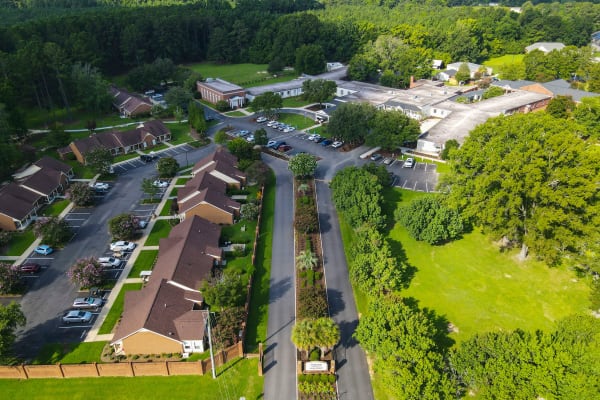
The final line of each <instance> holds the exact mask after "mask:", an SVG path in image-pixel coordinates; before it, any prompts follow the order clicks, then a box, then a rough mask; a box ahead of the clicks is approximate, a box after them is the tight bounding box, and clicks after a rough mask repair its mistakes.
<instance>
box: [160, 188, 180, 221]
mask: <svg viewBox="0 0 600 400" xmlns="http://www.w3.org/2000/svg"><path fill="white" fill-rule="evenodd" d="M174 190H177V188H175V189H174ZM173 201H176V200H174V199H168V200H167V201H166V202H165V205H164V206H163V208H162V210H160V214H159V215H160V216H161V217H168V216H169V215H171V204H173Z"/></svg>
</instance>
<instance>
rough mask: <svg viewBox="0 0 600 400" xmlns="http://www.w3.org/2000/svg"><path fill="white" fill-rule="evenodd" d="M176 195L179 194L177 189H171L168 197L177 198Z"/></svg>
mask: <svg viewBox="0 0 600 400" xmlns="http://www.w3.org/2000/svg"><path fill="white" fill-rule="evenodd" d="M177 193H179V188H173V190H171V193H169V197H177Z"/></svg>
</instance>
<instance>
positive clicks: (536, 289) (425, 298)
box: [386, 190, 589, 342]
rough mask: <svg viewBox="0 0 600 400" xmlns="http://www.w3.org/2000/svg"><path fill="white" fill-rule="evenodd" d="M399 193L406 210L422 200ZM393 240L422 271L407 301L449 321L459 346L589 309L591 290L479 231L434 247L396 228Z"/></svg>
mask: <svg viewBox="0 0 600 400" xmlns="http://www.w3.org/2000/svg"><path fill="white" fill-rule="evenodd" d="M398 192H399V193H397V194H396V197H397V196H400V201H401V204H408V202H409V201H410V200H411V199H413V198H415V197H417V196H419V195H420V194H416V193H412V192H407V191H402V190H398ZM386 197H388V198H389V196H386ZM388 238H389V239H390V240H391V242H392V243H391V244H392V248H393V249H395V250H399V249H400V246H401V249H403V250H404V251H405V252H406V258H407V262H408V264H409V265H412V266H414V267H416V269H417V272H416V274H415V276H414V278H413V280H412V281H411V283H410V287H409V288H408V289H407V290H405V291H403V293H402V294H403V296H406V297H414V298H416V299H418V300H419V302H420V306H421V307H428V308H430V309H433V310H435V311H436V312H437V313H438V314H441V315H444V316H445V317H446V318H447V319H448V320H449V321H450V322H452V323H453V324H454V325H455V326H456V327H457V328H458V332H457V333H453V334H452V335H451V336H452V337H453V338H454V339H455V340H457V341H459V342H460V341H462V340H465V339H467V338H469V337H470V336H471V335H473V334H474V333H477V332H485V331H493V330H499V329H502V330H512V329H516V328H520V329H523V330H530V331H533V330H536V329H551V328H552V327H553V323H554V321H556V320H558V319H560V318H562V317H565V316H567V315H570V314H573V313H577V312H585V311H586V308H587V306H588V296H589V288H588V285H587V284H586V282H584V281H580V280H578V279H576V277H575V275H574V273H572V272H571V271H568V270H566V268H549V267H547V266H546V265H545V264H543V263H541V262H537V261H534V260H527V261H526V262H522V263H521V262H518V261H517V260H516V254H517V251H510V252H503V253H502V252H500V251H499V249H498V247H497V246H496V245H495V244H494V243H492V242H491V240H490V239H489V238H488V237H487V236H485V235H483V234H482V233H480V232H479V231H478V230H475V231H474V232H472V233H469V234H466V235H465V236H464V238H462V239H461V240H458V241H455V242H452V243H449V244H446V245H444V246H431V245H429V244H427V243H424V242H417V241H416V240H414V239H412V238H411V237H410V236H409V235H408V232H407V231H406V230H405V229H404V228H403V227H401V226H400V225H399V224H396V225H395V226H394V227H393V229H392V230H391V231H390V233H389V235H388Z"/></svg>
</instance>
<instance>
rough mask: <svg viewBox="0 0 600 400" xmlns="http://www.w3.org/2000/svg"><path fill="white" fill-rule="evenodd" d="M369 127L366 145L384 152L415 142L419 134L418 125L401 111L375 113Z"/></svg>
mask: <svg viewBox="0 0 600 400" xmlns="http://www.w3.org/2000/svg"><path fill="white" fill-rule="evenodd" d="M371 127H372V131H371V133H370V134H369V135H368V136H367V140H366V142H367V144H368V145H369V146H380V147H381V148H383V149H385V150H396V149H398V147H400V146H402V144H403V143H404V142H407V141H408V142H412V141H415V140H416V139H417V137H418V136H419V134H420V133H421V132H420V130H419V123H418V122H417V121H416V120H414V119H412V118H409V117H407V116H406V114H404V113H403V112H401V111H377V112H376V114H375V118H373V121H372V123H371Z"/></svg>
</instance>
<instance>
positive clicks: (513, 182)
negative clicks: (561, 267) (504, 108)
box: [444, 113, 600, 263]
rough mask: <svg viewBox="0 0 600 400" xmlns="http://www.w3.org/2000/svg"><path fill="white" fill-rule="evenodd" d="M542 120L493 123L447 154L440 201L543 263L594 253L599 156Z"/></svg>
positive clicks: (562, 126)
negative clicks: (445, 199)
mask: <svg viewBox="0 0 600 400" xmlns="http://www.w3.org/2000/svg"><path fill="white" fill-rule="evenodd" d="M581 132H582V130H581V128H580V126H578V125H577V124H575V123H573V122H571V121H567V120H563V119H556V118H553V117H551V116H549V115H548V114H545V113H537V114H526V115H523V114H519V115H514V116H510V117H497V118H493V119H490V120H488V121H487V122H486V123H484V124H482V125H480V126H478V127H477V128H475V130H473V131H472V132H471V134H470V136H469V138H467V140H466V141H465V143H464V144H463V145H462V146H461V147H460V149H458V150H456V151H455V152H453V153H451V166H452V174H450V175H449V176H448V177H447V179H446V181H445V183H444V188H445V190H446V191H447V193H448V200H449V202H450V204H451V205H452V206H453V207H457V208H458V209H459V210H461V211H462V214H463V216H464V217H466V218H467V219H470V220H471V221H472V222H474V223H475V224H477V225H481V226H482V227H483V228H485V229H486V230H487V231H490V232H492V233H493V234H494V235H495V236H496V237H498V238H501V237H506V238H507V239H509V240H511V241H514V242H515V243H518V244H522V245H523V253H522V256H525V255H526V252H527V248H528V247H529V248H531V249H532V250H533V251H534V252H535V255H536V256H537V257H539V258H541V259H544V260H546V261H548V262H550V263H558V262H560V261H561V259H562V258H563V257H564V256H566V255H568V254H571V255H582V254H586V253H588V252H589V251H590V250H591V248H590V247H595V246H597V243H598V240H597V239H598V232H597V226H599V222H600V221H599V215H598V204H597V195H598V190H599V188H598V186H597V182H598V172H599V168H600V163H599V162H600V149H599V148H598V146H595V145H593V144H589V143H586V142H584V141H583V140H582V139H580V137H579V136H580V134H581Z"/></svg>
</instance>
